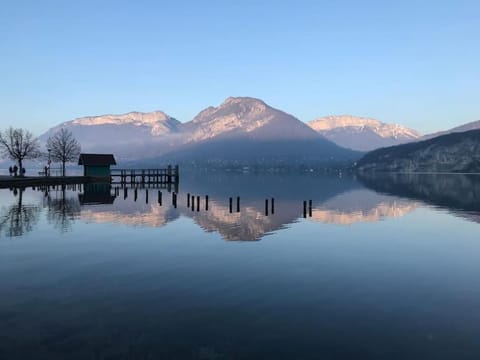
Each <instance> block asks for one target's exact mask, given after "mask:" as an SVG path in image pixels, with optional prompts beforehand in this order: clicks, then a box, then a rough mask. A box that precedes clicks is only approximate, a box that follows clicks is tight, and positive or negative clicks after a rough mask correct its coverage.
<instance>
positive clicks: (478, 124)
mask: <svg viewBox="0 0 480 360" xmlns="http://www.w3.org/2000/svg"><path fill="white" fill-rule="evenodd" d="M478 129H480V120H477V121H472V122H469V123H467V124H463V125H460V126H456V127H454V128H452V129H449V130H445V131H438V132H435V133H432V134H427V135H425V136H423V137H422V140H428V139H431V138H434V137H437V136H442V135H447V134H452V133H457V132H464V131H469V130H478Z"/></svg>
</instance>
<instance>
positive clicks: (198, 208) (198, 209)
mask: <svg viewBox="0 0 480 360" xmlns="http://www.w3.org/2000/svg"><path fill="white" fill-rule="evenodd" d="M198 211H200V196H197V212H198Z"/></svg>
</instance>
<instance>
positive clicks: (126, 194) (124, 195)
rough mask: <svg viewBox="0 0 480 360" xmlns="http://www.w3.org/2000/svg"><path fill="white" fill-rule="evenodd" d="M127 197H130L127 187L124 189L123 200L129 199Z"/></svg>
mask: <svg viewBox="0 0 480 360" xmlns="http://www.w3.org/2000/svg"><path fill="white" fill-rule="evenodd" d="M127 196H128V189H127V187H126V186H125V187H124V188H123V200H125V199H126V198H127Z"/></svg>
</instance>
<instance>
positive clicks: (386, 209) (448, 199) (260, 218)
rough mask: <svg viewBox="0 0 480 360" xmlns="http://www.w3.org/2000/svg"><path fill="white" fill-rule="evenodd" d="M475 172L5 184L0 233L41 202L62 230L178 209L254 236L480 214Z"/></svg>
mask: <svg viewBox="0 0 480 360" xmlns="http://www.w3.org/2000/svg"><path fill="white" fill-rule="evenodd" d="M478 180H480V177H478V176H467V175H405V174H403V175H400V174H396V175H394V174H383V175H380V176H378V175H377V176H368V175H365V174H364V175H362V176H361V177H360V181H358V180H357V179H356V178H354V177H353V176H347V177H345V176H344V177H338V176H336V175H314V174H300V175H299V174H262V175H256V174H228V173H217V174H208V176H205V175H204V174H200V175H198V174H190V175H186V176H184V178H183V180H182V184H181V185H182V188H181V191H180V192H179V193H178V194H174V193H172V192H168V190H167V189H154V188H138V189H121V188H115V187H111V186H110V185H109V184H90V185H85V187H84V188H83V189H80V190H79V191H77V189H76V188H73V187H61V188H55V189H48V188H47V189H36V191H35V192H34V194H35V195H36V196H32V197H31V199H30V200H29V201H28V204H24V201H23V194H24V190H22V191H20V190H15V192H13V191H11V192H9V193H6V192H5V191H4V192H3V193H2V197H6V196H7V197H10V202H11V204H10V205H8V206H3V207H2V209H1V210H2V217H1V221H0V234H1V235H4V236H19V235H22V234H23V233H25V232H28V231H32V230H33V228H34V226H35V224H36V223H37V222H38V218H39V214H40V209H41V207H43V208H44V209H45V213H46V219H47V222H48V223H49V224H51V225H53V227H54V228H56V229H58V230H60V231H61V232H66V231H69V230H72V229H73V227H74V224H75V222H76V221H82V222H87V223H118V224H123V225H127V226H138V227H140V226H144V227H162V226H165V225H167V224H168V223H171V222H173V221H175V220H177V219H179V218H180V217H185V218H190V219H192V220H193V221H194V222H195V223H196V224H197V225H198V226H199V227H200V228H202V229H203V230H204V231H206V232H217V233H219V234H220V235H221V236H222V238H223V239H225V240H231V241H254V240H260V239H262V238H263V237H264V236H266V235H269V234H271V233H274V232H277V231H280V230H282V229H284V228H287V227H289V226H290V225H291V224H293V223H295V222H298V221H303V220H307V221H313V222H316V223H324V224H336V225H341V226H352V225H354V224H356V223H362V222H376V221H382V220H385V219H388V218H398V217H402V216H405V215H406V214H408V213H410V212H412V211H414V210H415V209H417V208H418V207H419V206H422V205H424V204H428V205H434V206H437V207H442V208H447V209H449V210H450V211H453V212H455V214H458V215H461V216H462V217H464V218H468V219H470V220H472V221H475V222H479V221H480V215H479V214H480V203H479V202H478V199H479V198H480V182H479V181H478ZM29 191H31V190H29ZM206 195H208V199H209V200H208V210H207V204H206V202H207V199H206ZM237 197H238V198H239V209H238V210H239V211H237V204H236V199H237ZM189 198H190V199H193V200H192V201H193V203H194V204H193V206H192V201H189V200H188V199H189ZM230 198H232V199H233V201H232V205H231V204H230V202H229V199H230ZM272 198H274V199H275V209H273V208H271V206H272ZM12 199H15V200H16V201H13V200H12ZM306 199H308V200H310V199H311V200H312V211H311V216H307V217H306V219H303V212H302V210H303V205H302V204H303V202H304V201H305V200H306ZM175 200H176V201H175ZM266 201H268V209H267V210H268V211H267V212H268V214H267V213H266V211H265V210H266V209H265V206H266V204H265V202H266ZM2 203H4V202H3V201H2ZM272 210H275V211H274V213H273V214H272Z"/></svg>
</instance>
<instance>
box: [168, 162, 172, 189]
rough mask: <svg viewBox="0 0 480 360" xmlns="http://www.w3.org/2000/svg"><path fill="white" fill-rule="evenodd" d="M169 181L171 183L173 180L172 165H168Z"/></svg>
mask: <svg viewBox="0 0 480 360" xmlns="http://www.w3.org/2000/svg"><path fill="white" fill-rule="evenodd" d="M167 181H168V183H169V184H170V183H171V182H172V165H168V167H167Z"/></svg>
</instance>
